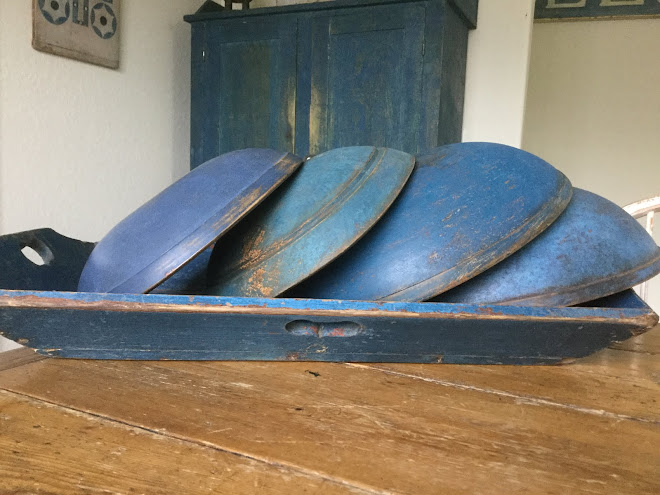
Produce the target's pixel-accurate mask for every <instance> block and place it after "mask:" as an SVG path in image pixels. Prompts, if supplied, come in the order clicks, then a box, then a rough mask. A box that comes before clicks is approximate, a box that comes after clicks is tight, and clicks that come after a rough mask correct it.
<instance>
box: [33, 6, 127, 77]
mask: <svg viewBox="0 0 660 495" xmlns="http://www.w3.org/2000/svg"><path fill="white" fill-rule="evenodd" d="M32 46H33V47H34V48H35V49H36V50H40V51H42V52H47V53H52V54H54V55H61V56H64V57H69V58H73V59H76V60H81V61H83V62H88V63H91V64H96V65H102V66H104V67H109V68H111V69H117V68H118V67H119V0H33V4H32Z"/></svg>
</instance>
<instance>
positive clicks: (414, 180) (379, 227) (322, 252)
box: [78, 143, 660, 306]
mask: <svg viewBox="0 0 660 495" xmlns="http://www.w3.org/2000/svg"><path fill="white" fill-rule="evenodd" d="M659 272H660V248H659V247H658V246H657V245H656V244H655V242H654V241H653V239H652V238H651V237H650V236H649V235H648V233H647V232H646V230H645V229H644V228H643V227H642V226H641V225H640V224H638V222H637V221H636V220H635V219H633V218H632V217H631V216H630V215H628V214H627V213H626V212H625V211H623V210H622V209H621V208H619V207H618V206H616V205H615V204H613V203H611V202H610V201H608V200H606V199H604V198H602V197H600V196H598V195H596V194H593V193H590V192H588V191H585V190H582V189H577V188H573V187H572V186H571V183H570V181H569V180H568V179H567V178H566V177H565V176H564V175H563V174H562V173H561V172H559V171H558V170H557V169H555V168H554V167H552V166H551V165H550V164H548V163H547V162H545V161H544V160H542V159H541V158H539V157H536V156H534V155H532V154H530V153H527V152H525V151H522V150H519V149H516V148H512V147H509V146H504V145H501V144H494V143H458V144H452V145H447V146H442V147H439V148H436V149H433V150H430V151H428V152H425V153H422V154H420V155H418V156H412V155H409V154H407V153H404V152H401V151H397V150H393V149H389V148H377V147H371V146H356V147H348V148H338V149H334V150H331V151H328V152H326V153H323V154H320V155H317V156H314V157H312V158H310V159H308V160H303V159H301V158H299V157H296V156H294V155H291V154H289V153H282V152H277V151H274V150H266V149H248V150H239V151H235V152H232V153H227V154H225V155H222V156H220V157H217V158H214V159H213V160H210V161H209V162H207V163H205V164H203V165H201V166H200V167H198V168H196V169H194V170H193V171H191V172H190V173H189V174H187V175H186V176H184V177H183V178H182V179H180V180H179V181H177V182H176V183H175V184H173V185H172V186H170V187H169V188H167V189H166V190H164V191H163V192H161V193H160V194H159V195H158V196H156V197H155V198H153V199H152V200H151V201H149V202H148V203H146V204H145V205H143V206H142V207H140V208H139V209H138V210H136V211H135V212H133V213H132V214H131V215H129V216H128V217H127V218H126V219H124V220H123V221H122V222H120V223H119V224H118V225H117V226H116V227H115V228H114V229H112V230H111V231H110V232H109V233H108V234H107V235H106V236H105V237H104V238H103V239H102V240H101V242H99V243H98V245H97V246H96V248H95V249H94V251H93V252H92V254H91V256H90V258H89V260H88V261H87V264H86V265H85V268H84V270H83V273H82V275H81V278H80V282H79V285H78V290H79V291H85V292H128V293H142V292H155V293H178V294H213V295H222V296H245V297H299V298H316V299H348V300H370V301H437V302H451V303H469V304H506V305H524V306H570V305H576V304H580V303H584V302H586V301H590V300H593V299H598V298H601V297H605V296H607V295H610V294H614V293H616V292H620V291H622V290H625V289H627V288H630V287H632V286H634V285H636V284H639V283H641V282H642V281H644V280H647V279H649V278H651V277H653V276H654V275H656V274H657V273H659Z"/></svg>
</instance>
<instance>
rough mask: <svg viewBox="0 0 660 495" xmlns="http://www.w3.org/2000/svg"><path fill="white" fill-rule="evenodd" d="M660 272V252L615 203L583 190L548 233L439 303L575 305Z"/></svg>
mask: <svg viewBox="0 0 660 495" xmlns="http://www.w3.org/2000/svg"><path fill="white" fill-rule="evenodd" d="M658 273H660V248H659V247H658V246H657V245H656V244H655V242H654V241H653V238H652V237H651V236H650V235H649V234H648V233H647V232H646V230H645V229H644V228H643V227H642V226H641V225H640V224H639V223H638V222H637V221H636V220H635V219H634V218H632V217H631V216H630V215H629V214H628V213H626V212H625V211H624V210H623V209H621V208H619V207H618V206H617V205H615V204H614V203H612V202H610V201H608V200H606V199H604V198H602V197H600V196H598V195H596V194H593V193H590V192H588V191H584V190H582V189H577V188H576V189H574V190H573V199H572V200H571V202H570V204H569V205H568V207H567V208H566V210H565V211H564V213H563V214H562V215H561V216H560V217H559V218H558V219H557V221H556V222H555V223H553V224H552V225H551V226H550V227H549V228H548V229H547V230H546V231H545V232H543V233H542V234H541V235H539V236H538V237H537V238H536V239H534V240H533V241H532V242H530V243H529V244H528V245H527V246H525V247H524V248H522V249H521V250H520V251H518V252H516V253H514V254H513V255H512V256H510V257H509V258H507V259H506V260H504V261H502V262H501V263H499V264H497V265H496V266H494V267H493V268H491V269H490V270H488V271H486V272H485V273H483V274H481V275H479V276H478V277H475V278H473V279H472V280H469V281H467V282H465V283H464V284H462V285H459V286H458V287H456V288H455V289H453V290H451V291H449V292H446V293H445V294H442V295H441V296H440V297H439V298H438V299H437V300H439V301H443V302H453V303H469V304H510V305H519V306H571V305H574V304H579V303H582V302H585V301H590V300H592V299H597V298H600V297H605V296H608V295H610V294H614V293H616V292H620V291H622V290H624V289H627V288H629V287H632V286H634V285H636V284H639V283H641V282H643V281H644V280H647V279H649V278H651V277H653V276H654V275H656V274H658Z"/></svg>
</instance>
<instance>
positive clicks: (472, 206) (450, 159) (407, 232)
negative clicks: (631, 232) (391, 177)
mask: <svg viewBox="0 0 660 495" xmlns="http://www.w3.org/2000/svg"><path fill="white" fill-rule="evenodd" d="M570 195H571V185H570V182H569V181H568V179H566V177H564V175H563V174H561V173H560V172H559V171H557V170H556V169H554V168H553V167H552V166H550V165H549V164H547V163H546V162H544V161H543V160H541V159H540V158H537V157H535V156H534V155H531V154H529V153H527V152H524V151H521V150H518V149H515V148H511V147H508V146H504V145H499V144H492V143H461V144H454V145H449V146H444V147H441V148H437V149H435V150H433V151H431V152H428V153H426V154H424V155H421V156H418V158H417V165H416V168H415V171H414V172H413V174H412V175H411V177H410V179H409V181H408V184H407V185H406V187H405V188H404V189H403V191H402V192H401V194H400V196H399V198H398V199H397V200H396V201H395V202H394V204H393V205H392V207H391V208H390V209H389V210H388V212H387V213H386V214H385V215H384V216H383V218H382V219H381V220H380V221H379V222H378V224H376V225H375V226H374V228H373V229H371V230H370V231H369V232H368V233H367V234H366V235H365V236H364V237H363V238H362V239H361V240H360V241H359V242H358V243H356V244H355V246H353V247H352V248H351V249H349V250H348V251H347V252H346V253H344V254H343V255H342V256H341V257H339V258H338V259H337V260H336V261H334V262H333V263H331V264H330V265H328V267H326V268H325V269H324V270H322V271H320V272H319V273H317V274H316V275H314V276H312V277H310V278H309V279H308V280H307V281H305V282H303V283H302V284H300V285H299V286H298V287H294V288H293V289H292V290H291V291H290V292H289V294H288V295H291V296H296V297H313V298H327V299H364V300H381V299H386V300H400V301H415V300H424V299H428V298H430V297H433V296H434V295H436V294H439V293H441V292H443V291H445V290H448V289H450V288H451V287H453V286H455V285H457V284H459V283H461V282H463V281H464V280H467V279H469V278H470V277H472V276H474V275H476V274H478V273H480V272H481V271H483V270H485V269H487V268H488V267H490V266H492V265H493V264H495V263H496V262H498V261H500V260H502V259H504V258H505V257H506V256H508V255H509V254H511V253H512V252H514V251H515V250H517V249H519V248H520V247H521V246H523V245H524V244H526V243H527V242H528V241H530V240H531V239H532V238H534V237H535V236H536V235H538V234H539V233H540V232H541V231H543V229H545V228H546V227H547V226H548V225H549V224H550V223H552V221H553V220H554V219H555V218H557V216H558V215H559V214H560V213H561V212H562V211H563V209H564V208H565V207H566V205H567V204H568V201H569V199H570Z"/></svg>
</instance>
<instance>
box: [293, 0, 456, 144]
mask: <svg viewBox="0 0 660 495" xmlns="http://www.w3.org/2000/svg"><path fill="white" fill-rule="evenodd" d="M426 10H427V5H426V4H424V3H415V4H406V5H386V6H378V7H376V6H372V7H370V8H369V9H358V10H356V11H355V12H353V13H352V15H350V16H346V15H343V16H339V15H338V16H333V17H328V16H318V17H314V18H313V19H312V20H311V23H312V27H311V53H310V57H311V58H310V59H309V60H307V61H305V64H306V66H305V69H306V70H307V71H309V72H310V73H311V77H310V80H311V88H312V92H313V100H312V103H311V104H312V106H311V109H310V111H306V112H305V113H309V114H310V123H309V127H308V128H307V129H304V130H303V129H301V130H300V133H306V134H308V136H306V137H308V139H309V153H312V154H316V153H320V152H323V151H326V150H329V149H333V148H337V147H341V146H355V145H374V146H389V147H391V148H395V149H401V150H404V151H409V152H413V153H416V152H417V151H418V141H419V133H420V132H421V125H420V123H421V122H420V115H421V111H422V107H423V105H424V103H425V102H423V101H422V82H423V80H424V79H423V68H424V55H423V53H422V47H423V45H424V34H425V32H424V23H425V13H426ZM466 31H467V30H466ZM435 106H436V108H437V103H436V105H435ZM435 117H436V120H437V115H436V116H435ZM305 131H307V132H305ZM303 139H305V138H303Z"/></svg>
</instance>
